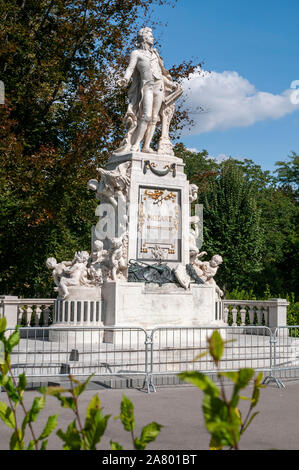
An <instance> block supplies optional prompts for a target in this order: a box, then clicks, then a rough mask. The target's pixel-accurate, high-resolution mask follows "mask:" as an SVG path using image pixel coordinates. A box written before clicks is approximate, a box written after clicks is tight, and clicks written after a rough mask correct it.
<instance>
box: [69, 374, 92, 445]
mask: <svg viewBox="0 0 299 470" xmlns="http://www.w3.org/2000/svg"><path fill="white" fill-rule="evenodd" d="M69 379H70V382H71V389H72V397H73V399H74V403H75V411H74V413H75V416H76V419H77V422H78V426H79V429H80V432H81V434H82V438H83V443H84V450H88V445H87V442H86V438H85V433H84V429H83V426H82V423H81V419H80V414H79V408H78V399H77V397H76V396H75V394H74V384H73V380H72V376H71V375H69Z"/></svg>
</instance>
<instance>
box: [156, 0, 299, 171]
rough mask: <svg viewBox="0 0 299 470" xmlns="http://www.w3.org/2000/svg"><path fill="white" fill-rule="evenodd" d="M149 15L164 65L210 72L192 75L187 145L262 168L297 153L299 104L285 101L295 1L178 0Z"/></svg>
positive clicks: (298, 43)
mask: <svg viewBox="0 0 299 470" xmlns="http://www.w3.org/2000/svg"><path fill="white" fill-rule="evenodd" d="M155 14H156V16H159V18H160V20H161V21H162V22H164V23H166V22H167V23H168V26H167V27H165V28H164V27H161V26H159V27H158V28H157V29H156V31H155V36H156V37H157V38H158V39H159V41H160V42H161V44H162V46H161V48H160V53H161V56H162V57H163V60H164V62H165V65H166V67H170V66H171V65H172V64H174V63H180V62H181V61H183V60H185V59H187V60H188V59H194V60H195V61H198V62H200V61H202V60H204V62H205V66H204V68H205V70H207V71H211V72H212V73H211V74H209V76H207V77H205V78H203V77H196V78H194V80H192V84H191V88H190V93H191V94H190V99H189V104H191V108H192V106H194V107H195V108H196V106H199V105H202V106H203V107H204V109H205V113H204V114H200V113H195V114H194V115H193V117H194V119H195V120H196V126H195V128H194V130H193V132H192V135H188V133H187V131H186V133H185V135H183V137H182V141H183V142H184V143H185V145H186V146H187V147H189V148H196V149H198V150H202V149H203V148H205V149H206V150H208V152H209V153H210V154H211V155H213V156H215V157H218V156H219V155H220V156H221V155H226V156H229V155H231V156H233V157H236V158H251V159H252V160H254V161H255V162H256V163H258V164H260V165H261V166H262V167H263V168H264V169H269V170H273V169H274V168H275V162H276V161H278V160H286V158H287V155H288V154H289V153H290V152H291V151H292V150H294V151H296V152H297V153H299V139H298V136H299V104H298V105H295V104H293V103H291V102H290V94H291V93H294V90H290V86H291V82H293V81H295V80H298V81H299V60H298V59H299V28H298V25H299V21H298V20H299V1H298V0H285V1H282V0H259V1H257V0H251V1H249V0H178V2H177V4H176V6H175V8H170V7H169V6H162V7H156V8H155ZM298 85H299V83H298ZM186 86H189V85H186ZM296 96H298V97H299V93H298V95H296ZM298 101H299V100H298ZM191 108H190V109H191Z"/></svg>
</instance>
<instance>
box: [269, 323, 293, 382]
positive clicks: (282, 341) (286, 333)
mask: <svg viewBox="0 0 299 470" xmlns="http://www.w3.org/2000/svg"><path fill="white" fill-rule="evenodd" d="M298 377H299V326H298V325H289V326H279V327H277V328H275V331H274V333H273V380H275V382H276V383H277V385H278V386H280V387H284V384H283V382H282V380H280V379H296V378H298Z"/></svg>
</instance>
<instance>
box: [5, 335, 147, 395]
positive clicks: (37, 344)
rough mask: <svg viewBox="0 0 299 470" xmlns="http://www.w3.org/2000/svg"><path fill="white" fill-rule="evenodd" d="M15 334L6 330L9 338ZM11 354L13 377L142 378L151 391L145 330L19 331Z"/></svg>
mask: <svg viewBox="0 0 299 470" xmlns="http://www.w3.org/2000/svg"><path fill="white" fill-rule="evenodd" d="M12 331H14V330H12V329H11V331H10V330H7V332H8V333H9V334H11V332H12ZM19 331H20V333H21V340H20V342H19V344H18V345H17V346H16V347H15V348H14V349H13V351H12V353H11V369H12V373H13V375H14V376H18V375H19V374H20V373H22V372H24V371H25V372H26V376H27V378H30V379H40V378H50V377H59V378H62V377H67V376H69V374H72V375H74V376H77V377H80V376H88V375H90V374H92V373H93V374H95V375H96V376H115V377H124V376H130V377H131V376H135V377H136V376H139V377H143V378H144V384H143V386H145V387H146V388H147V390H148V391H149V383H148V377H149V373H148V357H149V353H148V335H147V333H146V331H145V330H144V329H142V328H138V327H136V328H132V327H128V328H126V327H122V328H117V327H112V326H111V327H103V328H98V327H96V328H86V327H85V328H78V327H77V328H56V327H55V328H32V327H31V328H20V330H19Z"/></svg>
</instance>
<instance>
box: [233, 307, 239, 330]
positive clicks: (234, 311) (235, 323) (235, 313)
mask: <svg viewBox="0 0 299 470" xmlns="http://www.w3.org/2000/svg"><path fill="white" fill-rule="evenodd" d="M232 314H233V324H232V326H237V315H238V309H237V307H236V306H234V307H233V310H232Z"/></svg>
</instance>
